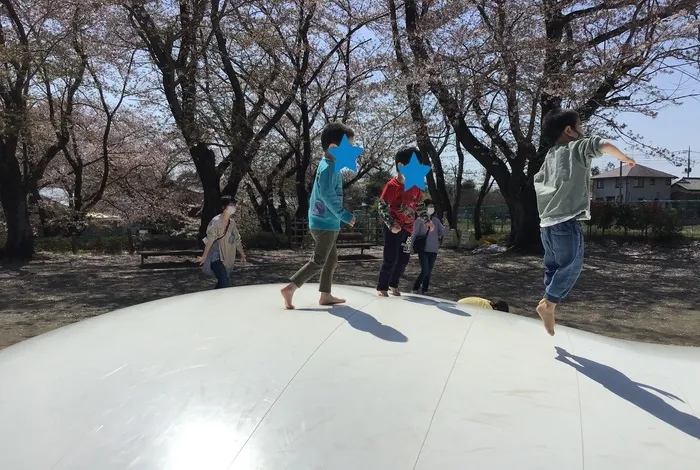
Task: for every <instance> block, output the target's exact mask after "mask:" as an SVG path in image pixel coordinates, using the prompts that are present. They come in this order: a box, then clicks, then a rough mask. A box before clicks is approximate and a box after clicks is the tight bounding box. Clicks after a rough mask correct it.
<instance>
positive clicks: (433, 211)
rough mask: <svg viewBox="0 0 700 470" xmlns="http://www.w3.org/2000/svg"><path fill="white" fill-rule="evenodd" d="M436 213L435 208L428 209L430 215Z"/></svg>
mask: <svg viewBox="0 0 700 470" xmlns="http://www.w3.org/2000/svg"><path fill="white" fill-rule="evenodd" d="M434 213H435V208H434V207H428V215H433V214H434Z"/></svg>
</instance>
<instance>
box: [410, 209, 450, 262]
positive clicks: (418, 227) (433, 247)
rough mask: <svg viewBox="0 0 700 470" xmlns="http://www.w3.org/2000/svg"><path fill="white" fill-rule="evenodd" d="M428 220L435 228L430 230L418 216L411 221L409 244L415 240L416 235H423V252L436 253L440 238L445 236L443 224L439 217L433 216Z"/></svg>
mask: <svg viewBox="0 0 700 470" xmlns="http://www.w3.org/2000/svg"><path fill="white" fill-rule="evenodd" d="M430 221H431V222H432V223H433V225H434V226H435V230H433V231H432V232H431V231H430V230H429V229H428V228H427V227H426V226H425V222H424V221H423V220H422V219H420V218H418V219H416V221H415V222H414V223H413V234H412V235H411V246H413V242H414V241H415V240H416V237H420V236H423V235H425V252H426V253H437V252H438V249H439V248H440V238H442V237H444V236H445V231H446V230H445V226H444V225H442V222H440V219H438V218H437V217H435V216H433V217H432V218H431V219H430Z"/></svg>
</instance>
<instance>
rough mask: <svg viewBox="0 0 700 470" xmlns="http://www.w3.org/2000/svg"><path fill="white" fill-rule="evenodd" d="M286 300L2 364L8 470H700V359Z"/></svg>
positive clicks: (229, 292) (346, 292)
mask: <svg viewBox="0 0 700 470" xmlns="http://www.w3.org/2000/svg"><path fill="white" fill-rule="evenodd" d="M280 287H281V286H274V285H273V286H251V287H240V288H232V289H224V290H218V291H209V292H203V293H199V294H194V295H186V296H182V297H174V298H169V299H164V300H160V301H156V302H151V303H148V304H144V305H139V306H136V307H131V308H127V309H124V310H120V311H116V312H113V313H109V314H106V315H102V316H100V317H97V318H94V319H90V320H86V321H82V322H80V323H77V324H74V325H71V326H68V327H64V328H61V329H58V330H56V331H53V332H51V333H48V334H45V335H42V336H39V337H37V338H34V339H31V340H28V341H25V342H23V343H20V344H18V345H15V346H12V347H9V348H7V349H5V350H2V351H0V469H2V470H51V469H54V470H125V469H158V470H160V469H172V470H181V469H188V470H189V469H191V470H224V469H231V470H253V469H254V470H283V469H284V470H302V469H304V470H309V469H319V470H321V469H323V470H329V469H344V470H345V469H347V470H368V469H377V470H391V469H397V470H398V469H401V470H405V469H409V470H410V469H422V470H449V469H455V470H458V469H459V470H463V469H476V470H486V469H504V470H510V469H519V470H522V469H532V470H543V469H556V470H572V469H582V468H583V469H594V470H608V469H610V470H621V469H624V468H633V469H636V470H639V469H654V470H658V469H663V470H672V469H679V470H696V469H700V419H698V413H699V412H700V350H698V349H695V348H680V347H664V346H654V345H645V344H637V343H630V342H625V341H617V340H612V339H608V338H603V337H599V336H596V335H592V334H587V333H583V332H580V331H576V330H572V329H567V328H565V327H561V326H560V327H558V328H557V335H556V336H555V337H554V338H551V337H549V336H548V335H547V334H546V333H545V331H544V328H543V327H542V325H541V323H540V322H539V321H536V320H532V319H528V318H522V317H518V316H515V315H509V314H505V313H500V312H494V311H486V310H479V309H475V308H470V307H462V306H456V305H454V304H452V303H448V302H442V301H437V300H433V299H429V298H425V297H411V296H404V297H402V298H390V299H378V298H376V297H375V296H374V292H373V291H371V290H367V289H361V288H355V287H342V286H341V287H337V288H336V289H335V293H336V294H338V295H342V296H345V297H347V299H348V304H347V306H343V307H335V308H321V307H319V306H318V305H317V304H316V301H317V298H318V297H317V296H318V294H317V292H316V286H313V285H309V286H305V287H304V288H302V289H301V290H300V291H299V292H298V294H297V297H296V299H295V304H296V306H297V308H298V310H296V311H285V310H283V309H282V301H281V298H280V296H279V289H280ZM46 308H47V309H50V308H51V306H50V305H47V306H46Z"/></svg>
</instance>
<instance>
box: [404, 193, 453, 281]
mask: <svg viewBox="0 0 700 470" xmlns="http://www.w3.org/2000/svg"><path fill="white" fill-rule="evenodd" d="M424 205H425V206H426V207H427V214H428V217H430V222H431V223H432V224H433V226H435V230H433V231H430V230H428V229H427V228H426V227H425V223H424V222H423V220H421V219H420V218H418V219H416V221H415V222H414V223H413V233H412V235H411V245H412V246H413V248H414V251H415V252H416V253H418V260H419V261H420V274H418V277H417V278H416V282H415V283H414V284H413V293H414V294H418V293H420V294H423V295H424V294H426V293H427V292H428V289H429V288H430V275H431V274H432V273H433V267H435V260H436V259H437V255H438V248H440V238H441V237H444V236H445V226H444V225H442V222H440V219H438V218H437V216H436V215H435V206H434V205H433V201H432V200H430V199H426V200H425V201H424Z"/></svg>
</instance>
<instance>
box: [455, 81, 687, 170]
mask: <svg viewBox="0 0 700 470" xmlns="http://www.w3.org/2000/svg"><path fill="white" fill-rule="evenodd" d="M656 81H657V84H658V85H659V87H660V88H665V89H667V90H668V89H676V88H679V87H680V89H681V92H683V93H685V94H691V93H692V92H693V91H698V89H700V86H699V85H698V83H700V82H698V80H697V79H693V78H687V76H681V75H680V74H673V75H668V76H663V77H659V78H657V79H656ZM617 120H618V121H619V122H621V123H625V124H627V126H628V128H627V131H628V132H630V133H633V134H639V135H641V136H643V138H644V143H645V144H648V145H653V146H655V147H661V148H665V149H668V150H669V151H672V152H675V153H676V154H679V153H682V155H683V157H684V158H687V151H688V147H690V149H691V155H690V158H691V168H692V167H693V165H694V168H693V171H692V172H691V173H690V176H691V177H700V98H699V97H690V98H685V99H684V100H683V101H682V104H681V105H679V106H675V105H671V106H667V107H665V108H663V109H661V110H659V112H658V115H657V116H656V118H650V117H646V116H643V115H641V114H638V113H625V114H621V115H619V116H618V118H617ZM614 143H615V144H616V145H617V146H618V147H619V148H620V150H622V151H623V152H626V153H627V154H628V155H629V156H631V157H632V158H634V159H635V160H636V161H637V163H639V164H640V165H644V166H647V167H650V168H654V169H656V170H659V171H663V172H665V173H669V174H672V175H674V176H677V177H679V178H680V177H682V176H685V175H684V174H683V168H684V167H677V166H675V165H673V164H672V163H670V162H669V161H668V160H667V159H665V158H663V157H661V156H658V155H653V154H652V153H651V152H647V153H642V152H641V151H640V150H639V149H637V148H633V146H632V145H630V144H629V143H628V142H625V139H624V138H619V139H615V140H614ZM467 160H468V161H467V162H465V168H466V169H467V170H468V171H473V172H477V174H479V175H480V174H481V172H482V167H481V165H479V164H478V163H477V162H476V160H474V159H473V158H471V157H467ZM609 162H613V163H615V164H616V165H617V164H619V163H618V161H617V160H616V159H615V158H612V157H608V156H603V157H602V158H600V159H597V160H596V161H595V163H594V165H595V166H598V167H599V168H600V169H601V170H604V169H605V167H606V165H607V164H608V163H609Z"/></svg>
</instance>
